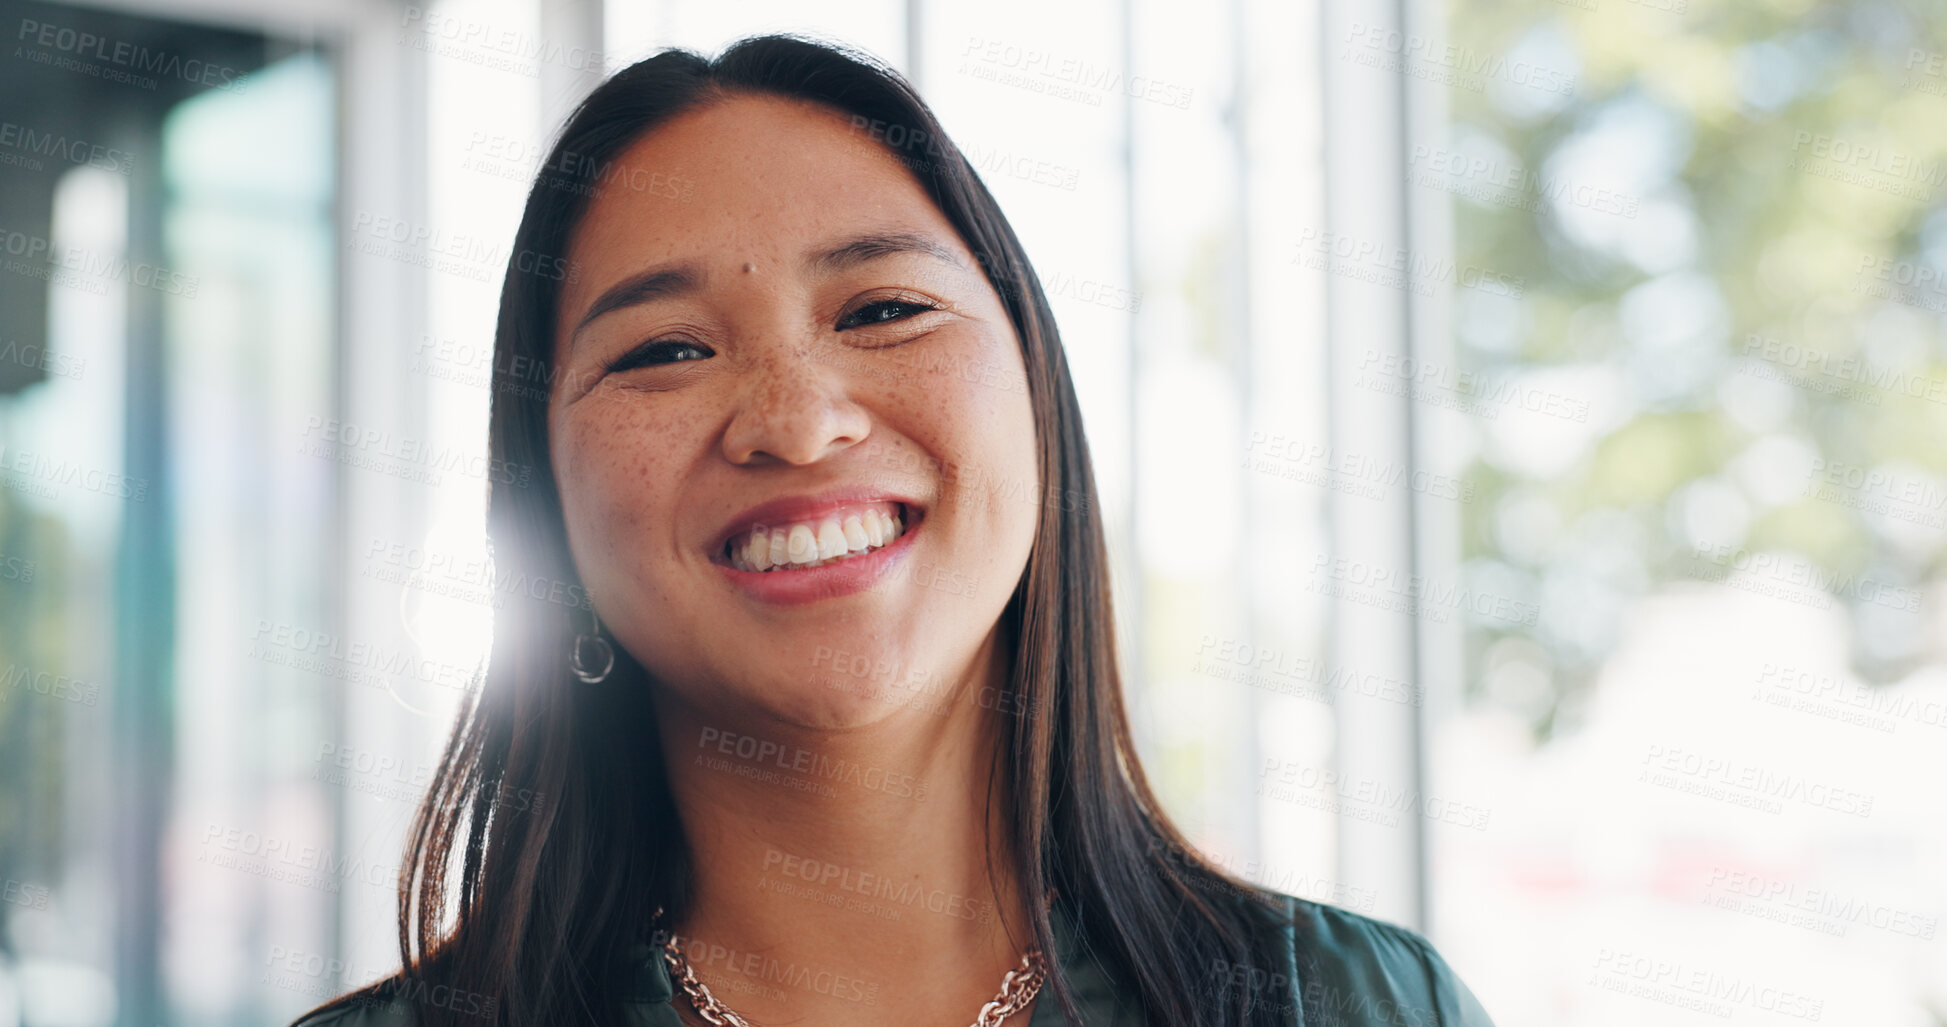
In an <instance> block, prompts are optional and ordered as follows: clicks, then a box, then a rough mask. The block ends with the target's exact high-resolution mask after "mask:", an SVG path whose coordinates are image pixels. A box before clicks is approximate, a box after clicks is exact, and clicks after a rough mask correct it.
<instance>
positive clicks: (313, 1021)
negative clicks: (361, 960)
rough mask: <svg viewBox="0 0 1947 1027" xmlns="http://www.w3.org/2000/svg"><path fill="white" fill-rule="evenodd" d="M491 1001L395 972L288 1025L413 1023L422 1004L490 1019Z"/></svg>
mask: <svg viewBox="0 0 1947 1027" xmlns="http://www.w3.org/2000/svg"><path fill="white" fill-rule="evenodd" d="M494 1004H495V1003H494V1000H493V999H491V998H488V997H486V996H483V995H477V994H474V993H472V992H469V991H466V990H465V989H462V988H454V987H449V986H447V985H444V984H428V983H426V982H425V981H422V980H417V979H408V978H405V977H402V976H399V975H394V976H392V977H388V978H386V979H385V980H382V981H379V982H377V983H375V984H370V985H367V986H366V987H364V988H361V989H359V990H358V991H355V992H352V993H351V994H349V995H341V996H339V997H338V998H335V999H333V1000H331V1001H330V1002H327V1003H325V1004H324V1005H322V1006H319V1007H318V1008H316V1009H313V1010H311V1011H310V1012H308V1013H306V1014H304V1015H303V1016H301V1017H299V1018H298V1019H297V1020H296V1021H295V1022H294V1023H292V1024H291V1027H416V1025H417V1024H418V1023H419V1016H418V1014H417V1013H416V1012H415V1010H416V1009H417V1008H418V1007H419V1006H422V1005H435V1006H438V1007H440V1008H442V1009H447V1010H452V1011H454V1012H457V1013H461V1014H464V1015H466V1016H469V1017H479V1018H481V1019H480V1021H479V1022H481V1023H492V1022H494V1015H493V1014H494Z"/></svg>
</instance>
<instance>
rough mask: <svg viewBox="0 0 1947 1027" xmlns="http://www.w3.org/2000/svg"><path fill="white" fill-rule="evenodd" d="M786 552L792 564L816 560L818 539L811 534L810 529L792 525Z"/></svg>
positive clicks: (800, 525)
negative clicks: (789, 555)
mask: <svg viewBox="0 0 1947 1027" xmlns="http://www.w3.org/2000/svg"><path fill="white" fill-rule="evenodd" d="M787 551H788V552H789V553H790V554H791V562H792V563H810V562H811V561H813V560H816V559H818V537H817V536H816V535H813V534H812V533H811V529H810V528H808V527H806V526H804V525H802V524H793V525H791V534H790V545H789V546H788V547H787Z"/></svg>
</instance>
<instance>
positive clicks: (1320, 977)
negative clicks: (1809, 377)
mask: <svg viewBox="0 0 1947 1027" xmlns="http://www.w3.org/2000/svg"><path fill="white" fill-rule="evenodd" d="M1259 891H1260V893H1261V894H1262V895H1264V896H1266V897H1268V898H1270V899H1272V900H1273V901H1274V902H1275V903H1276V904H1277V906H1278V907H1279V909H1280V911H1281V912H1280V914H1279V924H1280V927H1281V928H1282V929H1283V931H1282V933H1283V938H1282V939H1281V942H1280V950H1279V951H1278V952H1277V953H1276V954H1275V956H1274V962H1275V966H1274V967H1273V968H1271V969H1270V970H1269V971H1268V972H1278V971H1282V972H1284V973H1286V974H1288V975H1289V977H1288V984H1286V987H1287V988H1289V989H1291V990H1292V991H1293V992H1295V995H1294V1001H1295V1002H1296V1004H1297V1005H1298V1006H1299V1007H1300V1008H1301V1010H1302V1013H1303V1015H1302V1017H1301V1018H1300V1019H1299V1021H1298V1022H1300V1023H1303V1024H1305V1025H1306V1027H1331V1025H1343V1027H1365V1025H1368V1024H1384V1025H1386V1027H1493V1021H1492V1020H1491V1019H1490V1018H1489V1017H1488V1015H1487V1011H1486V1010H1485V1009H1483V1008H1482V1007H1481V1004H1480V1000H1478V999H1476V998H1475V997H1474V993H1473V992H1472V991H1470V990H1468V988H1467V985H1466V984H1465V983H1464V982H1463V981H1461V979H1460V975H1458V974H1456V973H1455V972H1454V970H1453V968H1452V967H1451V966H1449V965H1447V961H1446V960H1445V959H1443V958H1442V957H1441V955H1440V953H1439V951H1438V950H1436V949H1435V948H1434V947H1433V943H1432V942H1429V941H1428V940H1427V939H1426V937H1425V936H1424V935H1422V934H1420V933H1419V932H1418V931H1415V930H1413V929H1411V928H1408V927H1402V926H1400V925H1399V924H1395V923H1391V922H1388V921H1385V920H1380V919H1377V918H1375V917H1370V916H1365V915H1363V914H1360V913H1355V912H1353V911H1352V910H1349V909H1345V908H1343V907H1340V906H1333V905H1329V904H1327V903H1322V902H1312V901H1309V900H1307V899H1301V898H1298V897H1296V896H1293V895H1286V894H1284V893H1282V892H1276V891H1271V890H1270V889H1259ZM1272 983H1273V982H1271V981H1270V980H1269V978H1268V977H1267V978H1265V979H1264V980H1263V981H1262V982H1261V983H1260V984H1259V986H1261V987H1269V986H1272Z"/></svg>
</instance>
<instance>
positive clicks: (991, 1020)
mask: <svg viewBox="0 0 1947 1027" xmlns="http://www.w3.org/2000/svg"><path fill="white" fill-rule="evenodd" d="M656 917H657V919H661V917H662V910H660V909H658V910H656ZM663 960H664V961H665V962H667V963H668V964H669V972H670V973H672V974H674V975H675V976H676V980H677V982H678V983H679V984H681V985H682V986H683V994H685V995H688V996H689V999H690V1005H691V1006H692V1007H694V1008H695V1009H696V1013H697V1015H698V1016H701V1017H702V1018H703V1019H704V1020H705V1021H707V1022H709V1023H712V1024H715V1025H717V1027H753V1025H752V1024H751V1022H750V1021H749V1020H746V1019H744V1018H743V1017H741V1016H739V1015H737V1014H736V1013H735V1012H732V1011H731V1009H730V1007H729V1006H726V1005H724V1004H723V1002H722V1001H721V1000H719V999H718V998H717V997H716V996H715V995H712V994H710V987H709V985H707V984H704V983H703V982H702V981H700V980H698V979H697V977H696V968H695V967H692V966H690V960H689V957H688V956H685V955H684V954H683V949H682V946H680V945H678V944H677V943H676V934H675V933H674V932H671V933H670V935H669V937H667V938H665V939H664V940H663ZM1046 976H1047V966H1046V963H1045V961H1044V960H1043V959H1042V958H1041V950H1040V949H1039V948H1033V947H1031V948H1029V949H1028V950H1027V952H1025V953H1023V954H1022V955H1021V965H1020V966H1019V967H1016V968H1015V969H1012V970H1009V971H1008V972H1007V973H1006V974H1004V975H1002V977H1001V990H1000V994H998V995H996V996H994V1000H993V1001H992V1002H989V1003H987V1004H986V1005H984V1006H981V1007H980V1015H979V1016H976V1017H974V1022H973V1027H1000V1024H1001V1021H1003V1020H1005V1019H1007V1018H1008V1017H1010V1016H1012V1015H1014V1014H1015V1013H1018V1012H1020V1011H1021V1010H1022V1009H1023V1008H1025V1007H1026V1006H1027V1004H1028V1003H1029V1002H1031V1001H1033V999H1034V996H1035V994H1036V993H1037V992H1039V991H1040V990H1041V982H1042V981H1043V980H1044V979H1045V978H1046Z"/></svg>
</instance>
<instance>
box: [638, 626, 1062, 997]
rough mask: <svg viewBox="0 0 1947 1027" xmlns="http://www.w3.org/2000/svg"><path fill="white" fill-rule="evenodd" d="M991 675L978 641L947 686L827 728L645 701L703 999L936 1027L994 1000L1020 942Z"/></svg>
mask: <svg viewBox="0 0 1947 1027" xmlns="http://www.w3.org/2000/svg"><path fill="white" fill-rule="evenodd" d="M1006 680H1007V678H1006V666H1005V664H1004V662H1003V658H1002V653H1001V651H1000V647H999V646H997V645H996V644H995V641H994V639H993V637H992V636H990V637H989V639H988V641H987V643H986V644H985V645H983V647H982V648H981V650H980V651H979V653H978V654H977V656H976V658H975V659H974V660H972V661H971V663H970V665H969V666H968V667H967V668H966V670H965V672H964V673H963V674H962V675H960V677H959V680H958V681H957V682H956V685H955V687H953V688H950V689H948V690H946V691H945V692H944V693H936V694H933V695H928V696H923V697H921V698H922V699H924V700H925V701H924V702H915V703H912V704H909V705H906V706H904V707H902V708H899V709H897V710H895V711H894V712H892V713H891V714H890V715H888V716H886V717H884V718H882V719H880V720H879V721H878V722H876V723H874V724H871V725H867V726H862V727H857V728H848V729H845V730H842V731H822V730H814V729H808V728H803V727H800V726H795V725H788V724H783V723H780V722H778V721H775V720H766V721H764V722H763V723H761V724H758V723H752V722H750V721H749V720H748V719H747V718H745V719H739V720H731V719H729V718H728V717H727V715H725V714H723V713H721V712H719V711H703V710H699V709H697V708H696V707H694V706H691V705H688V704H685V703H682V702H680V701H678V700H676V699H675V698H674V697H673V696H671V695H669V694H668V692H669V690H666V689H658V690H657V699H656V703H657V717H658V723H659V726H660V731H661V735H662V742H663V752H664V754H665V756H664V758H665V760H666V763H667V767H668V774H669V782H670V787H671V789H672V791H673V794H674V796H675V799H676V806H677V811H678V814H679V816H680V817H681V820H682V828H683V836H684V841H685V843H686V844H687V846H688V852H689V865H690V868H691V877H690V881H691V885H692V888H691V892H690V901H689V904H688V907H687V909H685V910H683V911H682V912H681V913H680V914H679V916H678V917H677V919H676V921H675V923H674V924H673V927H674V929H675V931H676V932H677V934H678V935H679V936H682V938H683V939H684V945H683V948H684V951H685V952H686V953H688V954H689V958H690V962H691V965H692V967H693V968H694V970H695V972H696V975H697V978H698V979H699V980H701V981H702V982H703V983H704V984H705V985H707V986H708V987H709V988H710V991H711V992H712V993H713V994H714V995H715V996H716V997H717V999H718V1000H719V1001H721V1002H722V1003H723V1004H724V1005H726V1006H729V1007H730V1008H732V1009H734V1010H735V1011H737V1012H738V1013H739V1014H741V1015H743V1016H744V1017H746V1018H747V1019H750V1020H753V1021H757V1022H787V1021H788V1022H793V1023H798V1024H803V1025H817V1024H827V1023H829V1024H857V1025H872V1024H880V1023H884V1024H912V1023H930V1024H952V1023H955V1022H958V1021H966V1022H969V1023H971V1022H972V1021H973V1020H974V1018H975V1014H976V1013H977V1012H978V1011H979V1009H980V1007H981V1006H982V1005H983V1004H985V1003H986V1002H988V1001H990V1000H991V999H993V998H994V997H995V995H996V994H997V992H998V991H999V989H1000V984H1001V978H1002V976H1003V975H1004V974H1005V973H1006V972H1007V971H1008V970H1010V969H1014V968H1016V967H1018V966H1019V965H1020V961H1021V956H1022V953H1023V952H1024V951H1025V950H1026V948H1027V946H1028V945H1029V944H1031V940H1032V935H1031V932H1030V929H1029V927H1028V923H1029V921H1028V919H1027V907H1026V905H1025V903H1024V899H1023V896H1022V895H1021V890H1020V888H1019V883H1018V881H1017V878H1016V873H1015V868H1016V867H1017V866H1018V865H1019V864H1018V862H1017V860H1016V853H1015V852H1014V847H1013V845H1012V844H1011V835H1010V834H1009V832H1008V831H1007V830H1006V811H1007V810H1008V808H1009V803H1008V800H1009V798H1010V796H1009V794H1008V786H1007V782H1006V780H1005V775H1004V773H1003V771H1004V769H1005V768H1004V767H1003V766H1002V765H1001V764H1000V763H999V761H1000V760H1001V759H1002V758H1003V757H1002V753H1001V749H1002V741H1003V732H1002V730H1001V724H1000V716H1001V714H999V713H997V712H996V711H995V710H994V709H993V708H992V707H994V706H996V705H998V704H996V703H994V702H993V701H992V700H993V697H994V696H995V695H999V694H1002V691H1003V690H1004V689H1005V687H1006ZM1002 708H1005V707H1004V706H1003V707H1002ZM990 782H992V796H991V799H992V801H991V802H990V801H989V798H990V796H989V783H990ZM990 873H991V876H990ZM1010 929H1011V932H1012V937H1010ZM676 1002H677V1004H678V1006H679V1007H686V1006H687V1004H688V1003H687V1000H686V999H685V998H684V996H683V994H682V991H681V988H680V987H679V988H678V991H677V996H676ZM1009 1019H1010V1020H1011V1021H1012V1022H1015V1023H1025V1022H1026V1018H1025V1017H1022V1018H1020V1019H1015V1018H1013V1017H1010V1018H1009Z"/></svg>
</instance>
